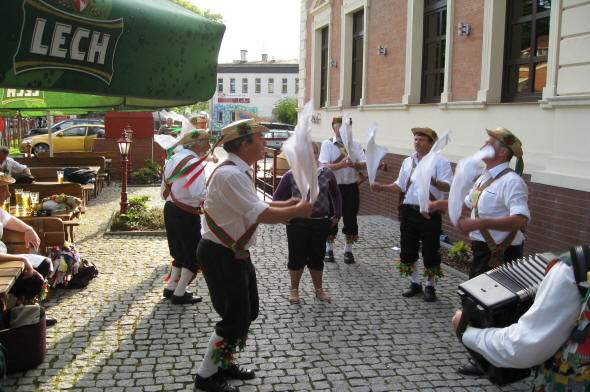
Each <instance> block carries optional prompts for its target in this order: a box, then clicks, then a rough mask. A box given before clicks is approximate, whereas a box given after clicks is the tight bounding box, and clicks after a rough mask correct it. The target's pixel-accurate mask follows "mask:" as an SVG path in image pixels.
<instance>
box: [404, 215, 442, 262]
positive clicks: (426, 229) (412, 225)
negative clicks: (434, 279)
mask: <svg viewBox="0 0 590 392" xmlns="http://www.w3.org/2000/svg"><path fill="white" fill-rule="evenodd" d="M441 225H442V220H441V216H440V214H439V213H433V214H430V219H427V218H425V217H424V215H422V214H421V213H420V208H419V207H418V206H414V205H409V204H403V205H402V207H401V225H400V232H401V252H400V258H401V261H402V263H404V264H414V263H415V262H416V260H418V249H420V242H422V258H423V260H424V267H425V268H433V267H438V266H439V265H440V254H439V253H438V249H439V248H440V233H441Z"/></svg>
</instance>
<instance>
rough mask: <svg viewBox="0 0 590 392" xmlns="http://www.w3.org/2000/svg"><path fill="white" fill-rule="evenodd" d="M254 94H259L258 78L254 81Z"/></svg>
mask: <svg viewBox="0 0 590 392" xmlns="http://www.w3.org/2000/svg"><path fill="white" fill-rule="evenodd" d="M254 92H255V93H256V94H260V78H256V79H254Z"/></svg>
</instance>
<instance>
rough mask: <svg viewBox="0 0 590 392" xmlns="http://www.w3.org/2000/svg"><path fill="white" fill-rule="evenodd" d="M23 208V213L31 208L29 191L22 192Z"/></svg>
mask: <svg viewBox="0 0 590 392" xmlns="http://www.w3.org/2000/svg"><path fill="white" fill-rule="evenodd" d="M22 199H23V210H24V213H25V215H26V214H27V213H28V212H29V211H30V210H31V192H28V191H24V192H23V193H22Z"/></svg>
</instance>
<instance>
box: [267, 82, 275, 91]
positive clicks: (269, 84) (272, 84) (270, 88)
mask: <svg viewBox="0 0 590 392" xmlns="http://www.w3.org/2000/svg"><path fill="white" fill-rule="evenodd" d="M274 92H275V80H274V79H273V78H268V93H269V94H274Z"/></svg>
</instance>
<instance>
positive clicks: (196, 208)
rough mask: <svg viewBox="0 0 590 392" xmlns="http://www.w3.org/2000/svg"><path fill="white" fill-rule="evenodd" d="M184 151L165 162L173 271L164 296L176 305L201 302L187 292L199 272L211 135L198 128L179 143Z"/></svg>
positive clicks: (164, 190) (164, 187)
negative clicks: (205, 162) (205, 158)
mask: <svg viewBox="0 0 590 392" xmlns="http://www.w3.org/2000/svg"><path fill="white" fill-rule="evenodd" d="M177 144H178V145H182V147H183V149H182V150H181V151H180V152H178V153H176V154H174V156H173V157H172V158H171V159H170V160H169V161H168V162H166V165H165V166H164V169H163V170H162V186H161V191H162V198H163V199H164V200H166V204H165V205H164V223H165V224H166V236H167V237H168V247H169V249H170V255H172V258H173V259H174V260H173V261H172V271H171V272H170V276H169V277H168V279H169V280H168V285H167V286H166V288H165V289H164V297H165V298H170V300H171V302H172V303H173V304H177V305H182V304H193V303H197V302H201V297H197V296H194V295H193V293H191V292H189V291H186V287H187V286H188V285H189V283H190V282H191V281H192V279H193V278H194V276H195V274H196V273H197V271H198V269H199V264H198V263H197V245H198V244H199V241H200V240H201V217H200V215H199V214H200V213H201V204H202V203H203V202H204V201H205V196H206V189H205V173H204V171H203V165H202V158H201V157H203V156H205V155H207V154H206V153H207V150H209V134H208V133H207V132H206V131H204V130H198V129H195V130H193V131H191V132H188V133H187V134H186V135H184V136H183V137H182V139H181V140H180V141H179V142H178V143H177Z"/></svg>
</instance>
